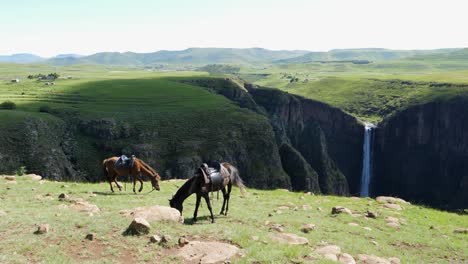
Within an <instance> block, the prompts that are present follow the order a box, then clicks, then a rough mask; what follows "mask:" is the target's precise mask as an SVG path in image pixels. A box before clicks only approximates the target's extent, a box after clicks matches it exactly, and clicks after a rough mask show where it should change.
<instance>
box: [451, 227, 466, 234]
mask: <svg viewBox="0 0 468 264" xmlns="http://www.w3.org/2000/svg"><path fill="white" fill-rule="evenodd" d="M453 233H455V234H468V228H457V229H455V230H453Z"/></svg>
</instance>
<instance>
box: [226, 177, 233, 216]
mask: <svg viewBox="0 0 468 264" xmlns="http://www.w3.org/2000/svg"><path fill="white" fill-rule="evenodd" d="M227 189H228V190H227V194H226V212H224V215H226V216H227V213H228V210H229V198H231V189H232V183H229V184H228V186H227Z"/></svg>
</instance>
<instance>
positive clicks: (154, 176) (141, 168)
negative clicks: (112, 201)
mask: <svg viewBox="0 0 468 264" xmlns="http://www.w3.org/2000/svg"><path fill="white" fill-rule="evenodd" d="M118 159H119V157H110V158H107V159H105V160H104V161H103V162H102V166H103V168H104V176H105V177H107V180H108V181H109V184H110V188H111V191H112V192H114V189H113V188H112V182H115V184H116V185H117V188H119V191H122V186H120V184H119V183H118V182H117V176H126V175H132V177H133V192H134V193H136V191H135V185H136V181H137V180H138V181H139V182H140V189H139V190H138V192H141V190H143V180H142V179H141V177H140V175H141V174H143V175H146V176H147V177H149V178H150V180H151V185H152V186H153V190H155V189H156V190H158V191H159V190H160V188H159V181H160V180H161V176H159V174H158V173H157V172H156V171H155V170H154V169H153V168H151V167H150V165H148V164H146V163H145V162H144V161H142V160H141V159H138V158H135V159H134V163H133V167H131V168H117V167H115V162H116V161H117V160H118Z"/></svg>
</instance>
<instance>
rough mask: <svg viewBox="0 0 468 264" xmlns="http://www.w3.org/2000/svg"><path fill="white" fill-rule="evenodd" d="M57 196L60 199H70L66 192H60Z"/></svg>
mask: <svg viewBox="0 0 468 264" xmlns="http://www.w3.org/2000/svg"><path fill="white" fill-rule="evenodd" d="M58 198H59V200H60V201H66V200H68V199H70V196H68V195H67V194H66V193H61V194H59V196H58Z"/></svg>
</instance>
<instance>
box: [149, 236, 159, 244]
mask: <svg viewBox="0 0 468 264" xmlns="http://www.w3.org/2000/svg"><path fill="white" fill-rule="evenodd" d="M150 242H151V243H160V242H161V237H160V236H158V235H152V236H151V237H150Z"/></svg>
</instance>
